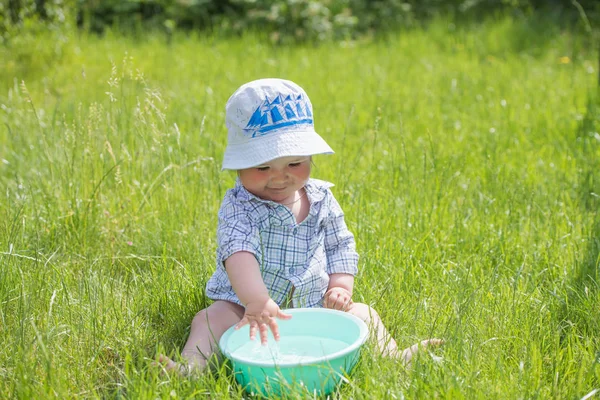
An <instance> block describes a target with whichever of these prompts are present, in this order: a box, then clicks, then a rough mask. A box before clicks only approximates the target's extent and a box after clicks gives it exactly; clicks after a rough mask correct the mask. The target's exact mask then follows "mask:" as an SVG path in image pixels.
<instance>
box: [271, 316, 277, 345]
mask: <svg viewBox="0 0 600 400" xmlns="http://www.w3.org/2000/svg"><path fill="white" fill-rule="evenodd" d="M269 328H271V332H273V337H274V338H275V340H279V325H277V321H276V320H275V318H271V321H269Z"/></svg>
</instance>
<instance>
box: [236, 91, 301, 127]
mask: <svg viewBox="0 0 600 400" xmlns="http://www.w3.org/2000/svg"><path fill="white" fill-rule="evenodd" d="M306 124H308V125H312V124H313V119H312V110H311V105H310V103H308V102H307V101H306V100H304V98H303V96H302V95H301V94H299V95H298V96H296V98H295V99H292V96H291V95H288V96H287V97H285V98H283V96H282V95H279V96H277V97H276V98H275V99H274V100H273V101H269V99H268V98H267V99H265V101H264V102H263V103H262V104H261V105H260V106H258V107H257V108H256V110H255V111H254V113H253V114H252V117H250V121H248V125H246V127H245V128H244V133H245V134H246V135H247V136H251V137H257V136H263V135H266V134H267V133H269V132H271V131H273V130H275V129H280V128H284V127H291V126H294V125H306Z"/></svg>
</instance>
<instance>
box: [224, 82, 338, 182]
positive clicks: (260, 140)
mask: <svg viewBox="0 0 600 400" xmlns="http://www.w3.org/2000/svg"><path fill="white" fill-rule="evenodd" d="M225 112H226V115H225V123H226V125H227V131H228V135H227V148H226V149H225V154H224V156H223V169H236V170H237V169H245V168H251V167H256V166H258V165H262V164H264V163H267V162H269V161H271V160H274V159H276V158H279V157H289V156H312V155H315V154H332V153H333V150H332V149H331V147H329V145H328V144H327V143H326V142H325V140H323V138H321V136H319V134H318V133H317V132H315V128H314V123H313V110H312V105H311V104H310V100H309V99H308V95H307V94H306V92H305V91H304V90H303V89H302V88H301V87H300V86H298V85H296V84H295V83H294V82H291V81H287V80H284V79H259V80H256V81H252V82H248V83H246V84H244V85H242V86H241V87H240V88H239V89H238V90H236V91H235V93H234V94H233V95H231V97H230V98H229V100H228V101H227V105H226V107H225Z"/></svg>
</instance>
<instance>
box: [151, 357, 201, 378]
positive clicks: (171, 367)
mask: <svg viewBox="0 0 600 400" xmlns="http://www.w3.org/2000/svg"><path fill="white" fill-rule="evenodd" d="M152 365H153V366H155V367H160V368H162V370H163V372H166V373H175V374H177V375H179V376H188V375H190V373H191V372H192V371H191V368H190V366H188V365H184V364H181V363H177V362H175V361H173V360H171V359H170V358H169V357H167V356H165V355H164V354H159V355H158V359H157V360H156V361H154V362H153V363H152Z"/></svg>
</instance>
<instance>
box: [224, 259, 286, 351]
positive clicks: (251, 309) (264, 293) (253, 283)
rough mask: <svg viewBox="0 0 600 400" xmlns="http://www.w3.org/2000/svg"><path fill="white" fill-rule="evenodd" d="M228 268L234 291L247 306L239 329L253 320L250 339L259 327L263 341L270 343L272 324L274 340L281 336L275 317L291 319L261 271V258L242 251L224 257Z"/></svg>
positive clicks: (237, 327)
mask: <svg viewBox="0 0 600 400" xmlns="http://www.w3.org/2000/svg"><path fill="white" fill-rule="evenodd" d="M225 270H226V271H227V276H228V277H229V281H230V283H231V286H232V287H233V290H234V291H235V294H236V295H237V297H238V299H240V301H241V302H242V304H243V305H244V306H245V307H246V312H245V314H244V318H242V320H241V321H240V322H239V323H238V324H237V325H236V329H239V328H241V327H242V326H244V325H246V324H250V339H252V340H254V338H255V337H256V331H259V333H260V341H261V343H263V344H265V343H267V333H268V331H269V328H271V331H272V332H273V337H274V338H275V340H279V327H278V326H277V321H276V320H275V318H280V319H290V318H292V316H291V315H289V314H285V313H283V311H281V309H280V308H279V306H278V305H277V303H275V302H274V301H273V300H272V299H271V297H270V296H269V292H268V290H267V287H266V286H265V283H264V282H263V279H262V276H261V274H260V268H259V265H258V261H256V258H255V257H254V255H253V254H252V253H250V252H247V251H239V252H237V253H234V254H232V255H231V256H230V257H229V258H227V260H225Z"/></svg>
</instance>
